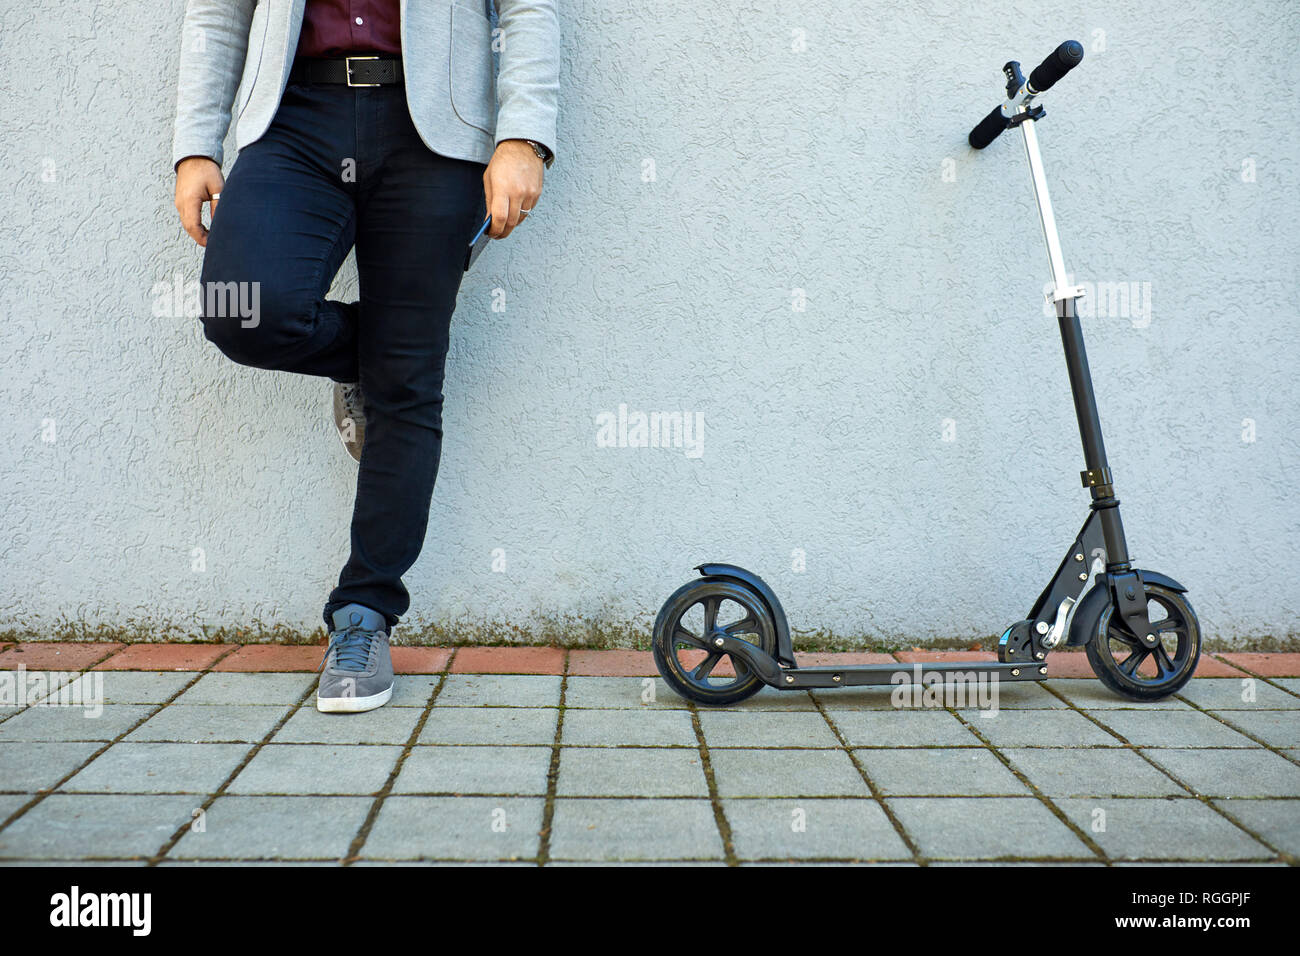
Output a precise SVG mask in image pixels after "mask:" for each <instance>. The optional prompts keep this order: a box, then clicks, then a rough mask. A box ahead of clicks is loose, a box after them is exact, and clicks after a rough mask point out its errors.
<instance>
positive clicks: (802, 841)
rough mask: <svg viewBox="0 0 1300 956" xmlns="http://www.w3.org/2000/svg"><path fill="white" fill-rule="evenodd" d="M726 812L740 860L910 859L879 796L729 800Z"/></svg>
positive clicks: (724, 806) (725, 808)
mask: <svg viewBox="0 0 1300 956" xmlns="http://www.w3.org/2000/svg"><path fill="white" fill-rule="evenodd" d="M723 813H724V814H725V815H726V818H727V822H728V823H729V824H730V825H731V840H732V845H733V846H734V847H735V849H736V856H737V857H738V858H740V859H742V860H756V859H769V860H783V859H807V858H819V859H839V860H910V859H911V857H912V854H911V852H910V851H909V850H908V849H907V844H905V843H904V842H903V841H902V838H900V837H899V835H898V832H897V831H896V830H895V829H894V825H893V824H892V823H890V822H889V817H887V816H886V815H885V811H884V810H882V809H881V807H880V804H879V803H877V802H876V801H875V800H867V799H859V800H839V799H829V800H827V799H823V800H725V801H723Z"/></svg>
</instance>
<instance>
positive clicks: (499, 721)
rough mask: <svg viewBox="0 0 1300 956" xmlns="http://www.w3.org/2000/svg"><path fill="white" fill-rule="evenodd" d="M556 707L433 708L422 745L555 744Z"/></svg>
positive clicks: (422, 736)
mask: <svg viewBox="0 0 1300 956" xmlns="http://www.w3.org/2000/svg"><path fill="white" fill-rule="evenodd" d="M559 716H560V712H559V711H558V710H557V709H556V708H554V707H483V708H471V707H441V708H439V707H434V708H433V709H432V710H431V711H429V717H428V719H427V720H426V721H425V722H424V728H423V729H422V730H421V731H420V739H419V741H418V742H419V743H421V744H496V745H505V744H537V745H547V746H549V745H550V744H552V743H554V742H555V726H556V723H557V722H558V720H559Z"/></svg>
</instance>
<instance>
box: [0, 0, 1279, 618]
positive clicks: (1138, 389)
mask: <svg viewBox="0 0 1300 956" xmlns="http://www.w3.org/2000/svg"><path fill="white" fill-rule="evenodd" d="M973 6H977V7H978V9H977V10H974V9H972V7H973ZM182 7H183V3H182V0H170V2H167V3H163V4H162V5H161V8H159V7H158V6H157V5H149V4H143V3H107V2H100V3H91V4H60V3H43V4H37V5H35V6H32V5H31V4H20V3H17V2H15V0H3V2H0V38H2V39H0V43H3V52H4V53H5V57H4V62H6V63H7V64H10V66H11V67H12V65H13V64H14V63H16V62H18V63H21V64H22V69H20V70H18V71H17V72H14V70H13V69H12V68H10V69H7V70H5V71H4V78H3V80H0V83H2V84H3V91H4V102H5V107H4V110H3V114H2V117H3V118H2V120H0V122H2V124H3V125H2V132H3V142H4V152H5V161H4V162H3V163H2V164H0V197H3V203H4V214H3V216H2V217H0V230H2V232H0V278H2V279H3V283H4V292H5V294H4V295H3V296H2V297H0V407H3V409H4V412H5V413H4V415H3V416H0V456H2V458H0V460H2V461H3V469H2V471H0V474H3V477H4V493H3V502H4V505H3V507H4V534H3V536H2V537H0V581H2V582H3V584H2V585H0V633H8V634H10V635H14V634H18V635H29V636H37V637H54V636H71V635H74V634H91V635H100V636H110V635H115V634H123V635H128V636H131V635H134V636H149V637H156V638H178V637H185V636H191V637H198V636H202V635H203V634H209V635H212V634H215V633H218V629H219V628H230V629H233V628H245V629H252V630H251V631H247V632H246V633H248V634H253V635H255V634H256V633H258V629H261V632H262V633H264V634H267V633H271V634H273V633H279V634H281V635H282V636H284V635H290V636H292V635H295V634H301V633H305V632H307V631H309V630H311V629H313V628H315V627H317V626H318V625H319V609H320V605H321V603H322V601H323V599H324V596H325V594H326V592H327V591H328V589H329V588H330V586H331V585H332V583H333V581H334V579H335V576H336V574H337V571H338V568H339V566H340V564H341V563H342V561H343V559H344V557H345V549H346V545H347V522H348V518H349V515H350V511H351V501H352V490H353V481H354V468H353V467H352V466H351V463H350V462H349V461H348V460H347V459H345V458H344V457H343V455H342V452H341V450H340V448H339V447H338V443H337V440H336V439H335V437H334V436H333V434H332V433H331V429H330V425H329V422H328V421H327V418H326V408H327V396H326V386H325V385H324V384H323V383H321V382H318V381H314V380H309V379H306V378H300V377H295V376H290V375H286V374H278V373H267V372H259V371H254V370H250V369H246V368H241V367H237V366H235V365H232V364H231V363H229V362H228V361H227V360H225V359H224V358H223V357H222V356H221V355H220V354H219V353H218V352H217V351H216V350H215V349H214V348H213V347H211V346H210V345H209V344H208V343H206V342H205V341H204V339H203V338H202V335H201V333H200V329H199V326H198V323H197V321H196V320H195V319H193V318H191V317H187V316H185V315H184V314H179V313H177V311H176V310H172V311H173V313H174V314H170V315H157V314H154V313H155V311H156V306H157V305H158V304H159V301H158V300H159V299H160V296H159V295H158V293H157V287H158V284H159V283H174V282H176V281H178V280H179V281H181V282H182V283H183V282H193V281H195V280H196V279H197V276H198V269H199V264H200V250H198V248H197V247H195V246H194V244H193V243H192V242H190V240H189V239H187V238H186V237H185V236H184V234H183V233H182V231H181V229H180V226H179V224H178V223H177V221H176V216H175V213H174V211H173V209H172V187H173V178H172V176H171V174H170V169H169V163H168V150H169V144H170V140H171V122H172V109H173V103H174V80H175V72H176V61H177V51H178V45H179V42H180V18H181V10H182ZM563 21H564V23H563V27H564V47H565V50H564V52H565V58H564V63H565V68H564V75H563V83H564V93H563V102H562V128H561V142H560V144H559V147H560V149H559V152H560V159H559V162H557V164H556V166H555V168H554V169H553V170H552V171H551V173H550V174H548V177H547V184H546V195H545V196H544V198H543V200H542V203H541V207H540V210H539V212H538V214H537V215H536V216H535V218H534V219H533V220H532V221H531V222H530V223H529V224H528V226H527V227H525V228H523V229H522V230H520V231H519V232H518V233H517V234H516V236H515V237H512V238H511V239H510V240H509V241H508V242H506V243H503V244H501V245H499V246H495V247H494V248H492V249H490V250H489V251H488V253H487V254H486V255H485V256H484V258H483V259H482V260H481V261H480V265H479V266H478V267H477V271H476V273H475V274H474V275H473V276H472V277H471V278H470V279H469V280H468V281H467V282H466V283H465V286H464V288H463V291H462V294H461V299H460V307H459V310H458V312H457V316H456V319H455V323H454V328H455V335H454V341H453V346H452V354H451V356H450V360H449V379H448V389H447V392H448V404H447V408H446V431H447V438H446V445H445V450H444V456H443V462H444V463H443V469H442V474H441V476H440V479H439V483H438V488H437V491H436V493H435V501H434V507H433V514H432V518H431V523H430V533H429V537H428V541H427V544H426V547H425V553H424V555H423V557H422V558H421V560H420V562H419V563H418V564H417V565H416V567H415V568H414V569H413V570H412V572H411V573H410V575H409V576H408V583H409V586H410V587H411V590H412V592H413V597H414V603H413V608H412V613H411V615H410V616H409V617H408V618H407V621H408V622H409V623H411V624H413V625H417V626H419V625H428V627H427V629H426V630H424V631H423V635H424V636H425V637H426V638H428V639H447V638H449V637H465V638H471V639H479V638H485V637H491V636H493V635H496V636H514V637H516V638H519V637H523V638H528V637H537V636H539V635H540V636H545V635H546V634H547V633H550V632H551V631H548V628H550V629H551V630H553V629H554V628H555V627H556V626H559V625H562V624H564V622H565V621H566V620H570V621H572V622H574V626H575V630H573V631H572V632H571V633H572V634H573V635H574V636H580V635H581V634H584V633H587V631H586V630H583V629H582V628H583V627H587V628H603V629H604V630H605V633H606V636H610V637H612V638H613V639H616V640H617V639H619V638H621V637H624V638H625V637H626V636H628V635H629V634H632V633H633V631H631V630H629V627H631V628H635V627H644V626H645V625H646V624H647V623H648V621H649V620H650V619H651V618H652V617H653V614H654V612H655V611H656V610H657V608H658V606H659V604H660V603H661V602H662V600H663V599H664V598H665V597H666V596H667V594H668V593H669V592H670V591H671V590H672V589H673V588H675V587H676V586H677V585H678V584H680V583H682V582H683V581H685V580H686V579H687V578H688V577H689V576H690V575H691V574H693V572H692V571H691V567H692V566H693V565H694V564H696V563H698V562H699V561H701V560H704V559H711V560H724V561H732V562H735V563H739V564H743V565H747V566H749V567H751V568H752V569H753V570H755V571H757V572H759V573H760V574H763V575H764V576H765V577H767V579H768V580H769V581H770V582H771V583H772V584H773V585H774V586H775V587H776V589H777V591H778V593H779V594H780V595H781V596H782V598H783V600H784V602H785V604H786V606H787V609H788V610H789V612H790V614H791V617H792V618H793V621H794V623H795V625H796V627H798V628H800V629H821V630H823V631H831V632H834V633H835V634H837V635H841V636H845V637H857V638H863V639H868V640H873V641H886V640H901V641H904V642H906V643H923V642H926V641H929V640H937V639H943V640H953V639H960V640H966V639H975V638H979V637H982V636H986V635H989V634H992V633H995V632H997V631H999V630H1000V629H1001V627H1002V626H1003V625H1004V624H1006V623H1009V622H1010V621H1012V620H1015V619H1018V618H1019V617H1021V616H1022V615H1023V613H1024V612H1025V611H1027V610H1028V607H1029V605H1030V603H1031V602H1032V601H1033V599H1034V598H1035V597H1036V596H1037V593H1038V590H1039V588H1040V587H1041V586H1042V584H1043V583H1045V581H1046V579H1047V577H1048V576H1049V575H1050V574H1051V572H1052V571H1053V570H1055V566H1056V562H1057V560H1058V559H1059V557H1060V555H1061V554H1062V553H1063V552H1064V549H1065V548H1066V547H1068V545H1069V542H1070V541H1071V540H1072V538H1073V535H1074V533H1075V531H1076V530H1077V527H1078V525H1079V524H1080V523H1081V522H1082V520H1083V518H1084V517H1085V514H1086V504H1087V501H1088V495H1087V493H1086V492H1085V491H1084V490H1083V489H1082V488H1081V487H1080V486H1079V479H1078V471H1079V469H1080V468H1081V467H1082V460H1081V459H1082V456H1081V452H1080V449H1079V440H1078V434H1077V431H1076V427H1075V423H1074V419H1073V414H1072V408H1071V404H1070V400H1069V393H1068V388H1067V382H1066V377H1065V374H1064V364H1063V361H1062V358H1061V348H1060V342H1059V338H1058V336H1057V332H1056V325H1055V322H1054V321H1053V320H1052V319H1050V318H1048V317H1045V316H1044V315H1043V314H1042V312H1041V310H1040V302H1041V294H1042V289H1043V284H1044V282H1045V280H1046V277H1047V276H1046V263H1045V257H1044V255H1043V252H1042V249H1041V240H1040V236H1039V231H1038V225H1037V220H1036V217H1035V213H1034V208H1033V202H1032V196H1031V193H1030V189H1029V183H1028V177H1027V172H1026V169H1025V163H1024V157H1023V150H1022V149H1021V146H1020V144H1019V142H1018V137H1006V138H1005V139H1004V140H1003V141H999V142H998V143H997V144H996V145H995V146H994V147H992V148H991V149H989V150H988V151H986V152H985V153H983V154H976V153H974V152H973V151H971V150H970V149H968V148H967V146H966V144H965V135H966V132H967V131H968V130H969V128H970V127H971V126H972V125H973V124H974V123H975V122H976V121H977V120H978V119H979V118H980V117H982V116H983V115H984V114H985V113H986V112H987V111H988V110H989V109H990V108H991V107H992V106H993V105H994V103H995V102H996V101H997V99H998V91H999V85H1000V82H1001V73H1000V67H1001V65H1002V63H1003V61H1004V60H1006V59H1008V58H1010V57H1016V58H1019V59H1020V60H1022V62H1023V63H1024V64H1025V65H1026V67H1029V66H1032V65H1034V64H1036V63H1037V62H1038V61H1039V60H1040V59H1041V58H1042V57H1043V56H1044V55H1045V54H1046V53H1047V52H1048V51H1049V50H1050V49H1052V47H1054V46H1055V45H1056V44H1057V43H1058V42H1060V41H1061V40H1063V39H1066V38H1071V37H1073V38H1077V39H1080V40H1082V41H1083V42H1084V43H1085V46H1086V47H1087V51H1088V52H1087V56H1086V58H1085V61H1084V63H1083V65H1082V66H1081V67H1080V68H1079V69H1078V70H1077V71H1076V72H1075V73H1074V74H1072V75H1071V76H1069V77H1068V78H1067V79H1066V80H1065V81H1063V82H1062V83H1061V85H1060V86H1058V87H1057V88H1056V89H1054V90H1053V91H1052V92H1051V94H1050V95H1049V96H1048V97H1047V98H1046V99H1045V105H1046V106H1047V110H1048V117H1047V119H1046V121H1045V122H1044V123H1042V124H1041V125H1040V131H1041V137H1042V142H1043V148H1044V153H1045V158H1046V163H1047V171H1048V175H1049V178H1050V181H1051V183H1052V188H1053V195H1054V197H1055V200H1056V204H1057V211H1058V216H1059V219H1060V222H1061V228H1062V233H1063V237H1064V245H1065V252H1066V257H1067V264H1069V265H1070V266H1071V267H1072V269H1073V270H1074V271H1075V273H1076V275H1077V277H1078V278H1079V279H1080V280H1085V281H1090V282H1133V283H1138V284H1139V286H1138V287H1139V289H1142V288H1145V287H1144V286H1143V285H1142V284H1144V283H1149V284H1150V285H1149V289H1150V299H1149V301H1150V303H1151V305H1152V309H1151V314H1150V321H1149V323H1147V322H1146V321H1145V320H1144V319H1143V317H1142V316H1141V315H1140V314H1138V315H1137V316H1134V317H1126V316H1098V317H1093V318H1090V319H1088V320H1087V321H1086V322H1085V331H1086V334H1087V336H1088V346H1089V349H1090V358H1091V360H1092V366H1093V371H1094V374H1095V376H1096V382H1097V390H1098V400H1099V404H1100V407H1101V411H1102V420H1103V423H1104V425H1105V426H1106V427H1107V429H1108V431H1107V435H1106V437H1107V440H1108V446H1109V452H1110V457H1111V463H1112V466H1113V468H1114V471H1115V474H1116V480H1117V485H1118V492H1119V495H1120V497H1121V498H1122V499H1123V501H1124V509H1125V517H1126V520H1127V527H1128V532H1129V541H1130V546H1131V549H1132V551H1133V554H1134V558H1135V560H1136V561H1137V562H1138V563H1139V565H1140V566H1143V567H1150V568H1155V569H1158V570H1161V571H1164V572H1166V573H1168V574H1171V575H1172V576H1174V577H1176V578H1179V579H1180V580H1182V581H1183V583H1185V584H1186V585H1187V586H1188V587H1190V589H1191V593H1190V596H1191V598H1192V601H1193V603H1194V604H1195V606H1196V607H1197V609H1198V611H1199V612H1200V614H1201V616H1202V619H1203V623H1204V624H1205V626H1206V630H1207V635H1208V636H1209V637H1210V638H1215V639H1220V640H1225V641H1232V640H1240V639H1245V638H1251V637H1260V636H1266V635H1272V636H1275V637H1285V636H1288V635H1289V636H1292V637H1295V636H1297V635H1300V623H1298V622H1300V584H1298V583H1297V581H1298V579H1300V575H1297V566H1300V544H1298V542H1300V505H1297V502H1296V496H1295V493H1294V489H1293V482H1294V481H1295V478H1296V470H1297V468H1296V466H1297V464H1300V441H1298V440H1297V434H1298V433H1300V420H1298V416H1297V409H1296V406H1297V401H1296V399H1297V394H1300V387H1298V386H1297V384H1296V370H1297V369H1296V365H1297V363H1296V350H1295V338H1296V328H1297V321H1296V314H1297V306H1296V302H1297V299H1298V298H1300V295H1298V293H1300V288H1298V286H1300V281H1298V278H1297V262H1300V227H1297V223H1296V212H1297V198H1298V196H1300V189H1298V188H1297V157H1300V123H1298V121H1297V116H1298V115H1300V103H1298V102H1297V99H1298V97H1297V73H1296V68H1295V56H1296V51H1297V49H1300V10H1298V9H1297V7H1296V6H1295V5H1294V4H1293V3H1291V2H1289V0H1249V2H1243V3H1238V4H1222V3H1217V2H1213V0H1191V2H1188V0H1184V2H1166V0H1159V2H1157V0H1141V2H1138V3H1131V2H1125V3H1121V2H1099V3H1086V4H1079V3H1075V2H1065V0H1040V2H1035V3H1022V2H1012V3H1008V2H1000V3H996V4H995V3H983V2H981V3H980V4H978V5H972V4H969V3H959V2H957V0H936V2H917V3H908V4H894V3H883V2H878V0H871V2H864V0H827V2H822V3H817V4H801V5H795V4H790V3H780V2H777V0H751V2H746V3H743V4H742V3H729V2H725V0H724V2H722V3H711V4H709V3H704V4H702V3H696V2H686V0H667V2H661V3H657V4H653V5H645V4H624V3H611V2H607V0H566V2H565V3H564V4H563ZM797 31H802V32H797ZM801 38H802V40H803V42H804V48H802V49H796V47H799V46H800V42H799V41H800V39H801ZM231 155H233V144H232V150H231ZM650 163H653V167H654V173H655V176H654V178H653V181H646V177H645V171H646V170H647V169H648V166H649V164H650ZM1251 163H1253V168H1254V178H1253V181H1244V179H1250V177H1249V176H1246V177H1244V178H1243V169H1245V168H1246V167H1245V166H1243V164H1251ZM945 171H947V172H948V173H949V175H948V176H945ZM336 288H337V289H339V290H342V291H343V292H344V293H346V294H351V293H353V292H354V291H355V274H354V272H353V270H352V265H351V262H349V264H348V265H347V266H346V267H345V270H344V272H343V273H342V274H341V275H340V279H339V282H338V285H337V287H336ZM498 288H499V289H503V290H504V295H505V302H506V310H505V311H504V312H495V311H492V295H493V290H494V289H498ZM795 289H802V290H805V295H806V309H805V311H801V312H800V311H795V310H794V309H793V308H792V302H793V298H792V296H793V293H792V290H795ZM1144 301H1145V299H1144ZM162 304H163V305H165V304H166V303H162ZM163 311H166V310H165V309H163ZM620 404H626V405H627V406H629V408H630V409H632V410H642V411H647V412H649V411H673V410H680V411H685V412H687V413H690V414H692V415H694V414H699V415H702V416H703V419H704V423H705V428H704V433H703V440H704V443H703V455H702V456H701V457H698V458H694V457H689V456H688V455H687V454H686V453H685V450H684V449H656V448H638V449H632V448H604V447H598V444H597V424H596V422H597V416H598V415H599V414H600V413H601V412H603V411H610V412H617V409H618V407H619V405H620ZM945 419H951V420H953V421H954V422H955V440H953V441H944V440H943V434H942V430H943V422H944V420H945ZM1246 419H1250V420H1251V421H1253V423H1254V430H1255V431H1254V438H1255V440H1254V441H1244V440H1243V430H1244V429H1247V428H1249V425H1246V424H1243V423H1244V421H1245V420H1246ZM51 427H52V429H53V430H52V432H51ZM1247 437H1248V436H1247ZM50 439H52V440H50ZM196 548H201V549H202V551H203V556H204V560H205V564H206V568H205V570H201V571H195V570H194V569H193V568H194V561H195V559H194V557H193V555H194V549H196ZM498 548H499V549H504V554H505V560H506V566H505V570H504V572H499V573H498V572H494V571H493V564H492V562H493V550H494V549H498ZM795 549H804V550H805V551H806V555H807V569H806V571H804V572H802V573H796V572H794V571H793V570H792V569H791V556H792V553H793V552H794V550H795ZM226 633H229V631H227V632H226ZM407 636H408V637H410V638H413V639H414V638H415V637H416V636H417V633H416V629H414V628H413V629H412V630H408V631H407Z"/></svg>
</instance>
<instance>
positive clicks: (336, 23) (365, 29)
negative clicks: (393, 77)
mask: <svg viewBox="0 0 1300 956" xmlns="http://www.w3.org/2000/svg"><path fill="white" fill-rule="evenodd" d="M349 53H391V54H393V55H395V56H400V55H401V53H402V24H401V5H400V3H399V0H307V7H306V9H305V10H304V11H303V15H302V33H301V34H300V35H299V37H298V56H318V57H328V56H346V55H348V54H349Z"/></svg>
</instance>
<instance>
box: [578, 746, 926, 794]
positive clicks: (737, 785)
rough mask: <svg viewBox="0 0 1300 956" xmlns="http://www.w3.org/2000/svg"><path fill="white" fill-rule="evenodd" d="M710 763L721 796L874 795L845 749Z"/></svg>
mask: <svg viewBox="0 0 1300 956" xmlns="http://www.w3.org/2000/svg"><path fill="white" fill-rule="evenodd" d="M908 752H909V753H916V752H918V751H908ZM709 760H710V762H711V763H712V765H713V778H714V781H715V783H716V784H717V787H718V795H719V796H722V797H868V796H870V795H871V790H870V789H869V788H868V787H867V784H866V781H864V780H863V779H862V775H861V774H859V773H858V770H857V768H856V767H855V766H854V765H853V761H852V760H850V759H849V755H848V754H847V753H846V752H845V751H843V750H714V751H710V752H709ZM561 779H563V777H562V776H561Z"/></svg>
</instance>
